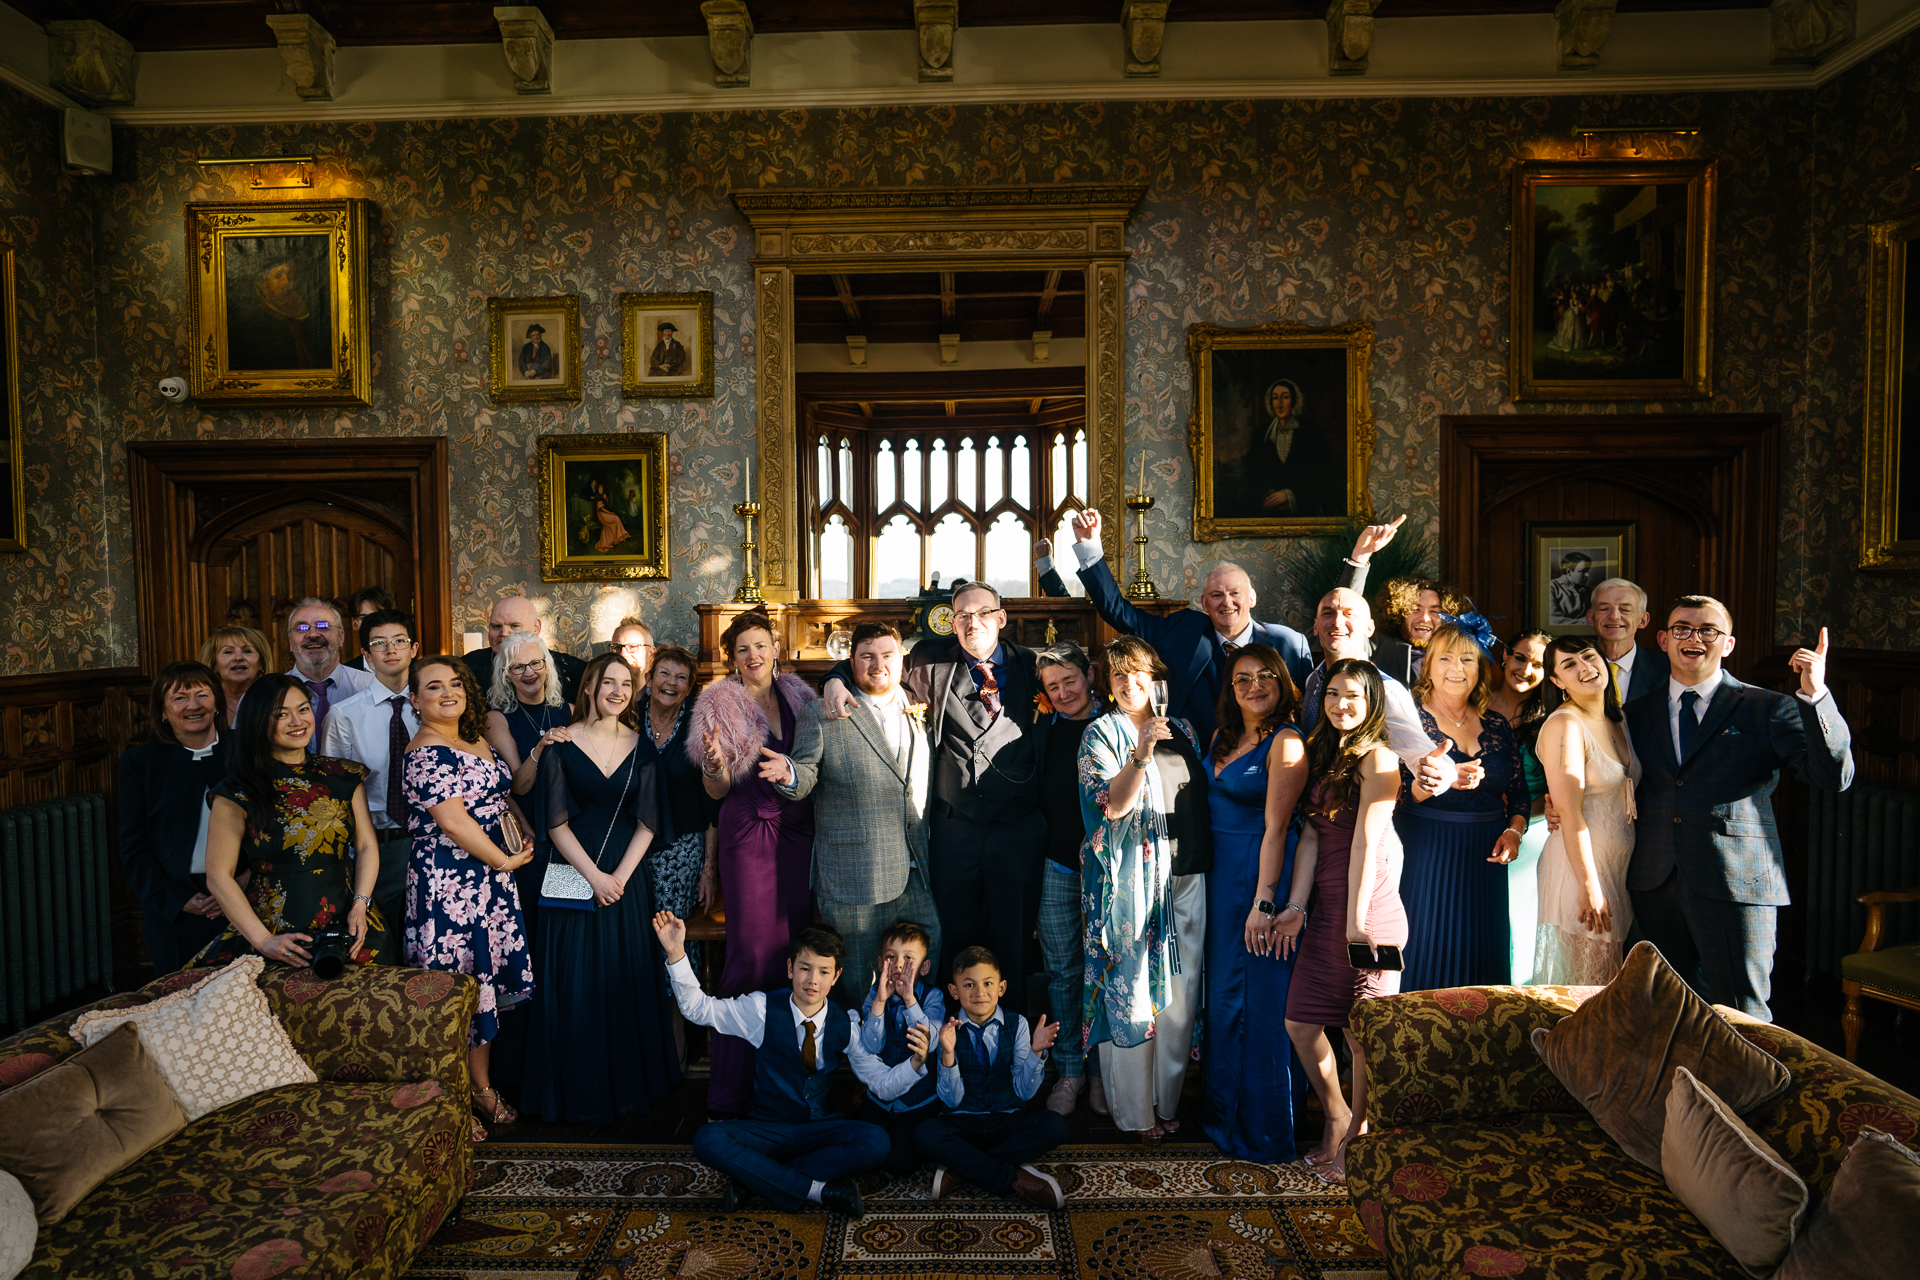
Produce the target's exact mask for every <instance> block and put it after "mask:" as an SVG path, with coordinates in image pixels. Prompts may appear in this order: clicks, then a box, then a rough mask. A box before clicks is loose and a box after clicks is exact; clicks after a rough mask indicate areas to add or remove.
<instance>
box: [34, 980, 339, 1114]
mask: <svg viewBox="0 0 1920 1280" xmlns="http://www.w3.org/2000/svg"><path fill="white" fill-rule="evenodd" d="M266 964H267V962H266V961H265V960H262V959H261V958H260V957H259V956H245V957H243V958H241V959H239V960H235V961H234V962H233V963H232V964H230V965H228V966H227V967H226V968H224V969H222V970H220V972H218V973H216V974H214V975H213V976H212V977H210V978H208V979H207V980H206V981H205V982H199V983H195V984H194V985H193V986H191V987H187V988H185V989H183V990H180V991H176V992H174V993H173V994H172V995H170V996H162V997H161V998H160V999H158V1000H155V1001H154V1002H153V1003H152V1004H143V1005H136V1006H134V1007H133V1008H131V1009H113V1010H95V1011H94V1012H92V1013H86V1014H82V1015H81V1016H80V1019H79V1020H78V1021H77V1022H75V1023H74V1024H73V1033H72V1034H73V1038H74V1039H76V1040H78V1041H79V1042H80V1043H81V1044H92V1043H94V1042H95V1041H97V1040H99V1039H100V1038H101V1037H102V1036H104V1035H106V1034H107V1033H108V1032H110V1031H112V1030H113V1029H114V1028H116V1027H119V1026H123V1025H125V1024H127V1023H133V1024H134V1025H135V1026H137V1027H139V1028H140V1039H141V1041H142V1042H143V1043H144V1044H145V1045H146V1047H147V1053H148V1054H149V1055H150V1056H151V1057H152V1058H153V1061H154V1065H156V1066H157V1067H159V1068H160V1074H161V1075H163V1076H165V1077H166V1080H167V1087H168V1088H170V1089H172V1090H173V1096H174V1097H176V1098H178V1099H179V1100H180V1108H181V1110H183V1111H185V1112H186V1113H187V1119H188V1120H198V1119H199V1118H200V1117H201V1116H204V1115H206V1114H208V1113H209V1112H212V1111H218V1110H219V1109H220V1108H221V1107H224V1106H227V1105H229V1104H231V1103H235V1102H238V1101H240V1099H242V1098H251V1097H252V1096H253V1095H254V1094H256V1093H262V1092H265V1091H266V1090H268V1089H277V1088H279V1087H280V1086H281V1085H288V1084H314V1083H317V1082H318V1080H319V1077H318V1076H316V1075H314V1074H313V1068H312V1067H310V1066H308V1065H307V1062H306V1059H304V1058H302V1057H301V1056H300V1054H299V1051H298V1050H296V1049H295V1048H294V1047H293V1041H291V1040H289V1039H287V1032H286V1028H284V1027H282V1026H281V1025H280V1020H279V1019H278V1018H276V1017H274V1016H273V1011H272V1010H271V1009H269V1008H268V1007H267V997H266V996H265V995H263V994H262V993H261V991H260V988H259V987H258V986H256V985H255V983H256V982H257V981H258V979H259V977H260V971H261V970H262V969H264V968H266Z"/></svg>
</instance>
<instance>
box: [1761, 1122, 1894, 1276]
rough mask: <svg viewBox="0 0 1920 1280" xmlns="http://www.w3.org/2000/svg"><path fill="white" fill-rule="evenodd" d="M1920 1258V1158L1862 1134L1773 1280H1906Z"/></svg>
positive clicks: (1881, 1137) (1876, 1134) (1872, 1133)
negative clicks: (1835, 1279) (1838, 1278)
mask: <svg viewBox="0 0 1920 1280" xmlns="http://www.w3.org/2000/svg"><path fill="white" fill-rule="evenodd" d="M1916 1258H1920V1153H1916V1152H1914V1151H1912V1150H1910V1149H1909V1148H1907V1147H1905V1146H1903V1145H1901V1143H1900V1141H1899V1139H1897V1138H1891V1137H1889V1136H1887V1135H1886V1134H1884V1133H1882V1132H1880V1131H1879V1130H1878V1129H1866V1128H1863V1129H1861V1130H1860V1136H1859V1137H1858V1138H1855V1139H1854V1140H1853V1148H1852V1149H1851V1150H1850V1151H1848V1152H1847V1159H1846V1163H1844V1164H1842V1165H1841V1166H1840V1172H1839V1173H1837V1174H1835V1175H1834V1176H1833V1187H1832V1189H1831V1190H1829V1191H1828V1192H1827V1198H1826V1200H1825V1201H1823V1202H1822V1203H1821V1205H1820V1207H1819V1208H1818V1209H1815V1210H1814V1211H1813V1215H1812V1216H1811V1217H1809V1218H1808V1219H1807V1229H1806V1230H1805V1231H1803V1232H1801V1233H1800V1240H1799V1243H1797V1244H1795V1245H1794V1246H1793V1252H1792V1253H1789V1254H1788V1255H1787V1260H1786V1261H1785V1262H1783V1263H1781V1264H1780V1269H1779V1270H1778V1271H1776V1272H1774V1273H1773V1276H1774V1280H1833V1277H1835V1276H1845V1277H1846V1280H1909V1278H1910V1277H1911V1276H1912V1275H1913V1272H1914V1266H1915V1263H1914V1259H1916Z"/></svg>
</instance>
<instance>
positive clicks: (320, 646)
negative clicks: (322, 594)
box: [287, 596, 373, 733]
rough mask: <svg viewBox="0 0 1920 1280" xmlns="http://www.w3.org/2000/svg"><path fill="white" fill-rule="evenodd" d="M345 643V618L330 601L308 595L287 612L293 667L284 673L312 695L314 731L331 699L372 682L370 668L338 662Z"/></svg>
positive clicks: (322, 726) (338, 699)
mask: <svg viewBox="0 0 1920 1280" xmlns="http://www.w3.org/2000/svg"><path fill="white" fill-rule="evenodd" d="M346 647H347V628H346V622H345V620H344V619H343V618H341V616H340V611H339V610H338V609H336V608H334V607H333V605H332V604H331V603H330V602H328V601H325V600H321V599H318V598H316V597H313V596H309V597H307V598H306V599H305V600H302V601H300V602H299V603H297V604H295V605H294V606H293V612H292V613H290V614H288V615H287V648H288V649H290V650H292V651H293V669H292V670H291V671H289V672H287V674H288V675H290V676H292V677H293V678H294V679H295V680H298V681H299V682H300V683H302V684H304V685H305V686H306V687H307V694H308V696H309V697H311V698H312V699H313V729H314V732H315V733H320V732H321V731H323V730H324V729H325V727H326V723H327V714H328V712H329V711H331V710H332V708H333V704H334V703H336V702H345V701H346V700H347V699H348V698H351V697H352V696H353V695H354V694H356V693H358V692H360V691H361V690H362V689H364V688H366V687H367V686H368V685H370V684H372V683H373V676H372V674H371V673H370V672H366V671H356V670H355V669H354V668H352V667H347V666H342V665H341V663H340V653H341V651H342V650H343V649H345V648H346Z"/></svg>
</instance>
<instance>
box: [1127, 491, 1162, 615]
mask: <svg viewBox="0 0 1920 1280" xmlns="http://www.w3.org/2000/svg"><path fill="white" fill-rule="evenodd" d="M1142 470H1143V472H1144V468H1142ZM1143 478H1144V477H1143ZM1145 487H1146V486H1145V485H1142V486H1141V488H1142V489H1144V488H1145ZM1127 510H1129V511H1131V512H1133V555H1134V562H1133V563H1134V570H1133V581H1132V582H1129V583H1128V584H1127V599H1129V600H1158V599H1159V598H1160V588H1158V587H1156V586H1154V585H1153V579H1152V578H1149V577H1148V576H1147V512H1149V511H1151V510H1153V499H1152V498H1150V497H1148V496H1147V495H1146V494H1145V493H1136V494H1134V495H1133V496H1132V497H1130V498H1128V499H1127Z"/></svg>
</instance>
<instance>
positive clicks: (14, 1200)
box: [0, 1169, 40, 1280]
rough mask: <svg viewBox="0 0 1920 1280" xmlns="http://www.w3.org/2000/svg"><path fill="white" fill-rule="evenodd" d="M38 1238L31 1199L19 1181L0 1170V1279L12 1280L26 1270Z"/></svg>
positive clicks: (38, 1220) (38, 1225) (38, 1227)
mask: <svg viewBox="0 0 1920 1280" xmlns="http://www.w3.org/2000/svg"><path fill="white" fill-rule="evenodd" d="M39 1239H40V1219H39V1218H38V1217H37V1216H36V1215H35V1214H34V1211H33V1197H32V1196H30V1195H28V1194H27V1189H26V1188H25V1187H23V1186H21V1185H20V1179H18V1178H16V1177H14V1176H13V1175H12V1174H10V1173H8V1172H7V1171H6V1170H5V1169H0V1280H13V1278H14V1277H15V1276H17V1275H19V1274H20V1273H21V1272H22V1271H25V1270H26V1269H27V1263H29V1262H31V1261H32V1260H33V1246H34V1244H35V1243H37V1242H38V1241H39Z"/></svg>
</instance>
